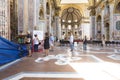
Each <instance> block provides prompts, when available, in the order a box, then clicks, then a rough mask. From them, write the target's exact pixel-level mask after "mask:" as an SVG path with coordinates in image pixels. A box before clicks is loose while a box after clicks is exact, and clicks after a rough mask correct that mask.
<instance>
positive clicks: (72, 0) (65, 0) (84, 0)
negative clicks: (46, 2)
mask: <svg viewBox="0 0 120 80" xmlns="http://www.w3.org/2000/svg"><path fill="white" fill-rule="evenodd" d="M79 3H88V0H61V4H79Z"/></svg>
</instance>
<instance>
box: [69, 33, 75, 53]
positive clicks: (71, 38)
mask: <svg viewBox="0 0 120 80" xmlns="http://www.w3.org/2000/svg"><path fill="white" fill-rule="evenodd" d="M69 42H70V49H71V51H73V49H74V37H73V34H72V33H71V34H70V38H69Z"/></svg>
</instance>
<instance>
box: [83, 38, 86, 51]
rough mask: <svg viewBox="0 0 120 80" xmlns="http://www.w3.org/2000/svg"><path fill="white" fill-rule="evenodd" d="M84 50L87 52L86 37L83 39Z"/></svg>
mask: <svg viewBox="0 0 120 80" xmlns="http://www.w3.org/2000/svg"><path fill="white" fill-rule="evenodd" d="M83 50H87V37H86V36H85V37H84V39H83Z"/></svg>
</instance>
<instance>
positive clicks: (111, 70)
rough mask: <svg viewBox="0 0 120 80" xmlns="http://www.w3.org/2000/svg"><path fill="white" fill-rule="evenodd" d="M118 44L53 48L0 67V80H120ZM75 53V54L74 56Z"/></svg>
mask: <svg viewBox="0 0 120 80" xmlns="http://www.w3.org/2000/svg"><path fill="white" fill-rule="evenodd" d="M117 49H119V47H110V48H109V47H106V48H102V47H98V46H97V47H95V46H93V47H88V50H87V51H83V50H82V46H79V47H76V48H75V50H74V52H70V49H69V47H65V46H63V47H58V46H57V47H55V50H54V51H53V52H50V55H49V56H47V57H43V52H42V53H34V54H33V56H32V57H24V58H22V59H20V60H17V61H14V62H12V63H10V64H7V65H4V66H1V67H0V80H120V56H119V54H118V53H119V52H117ZM73 54H76V55H73Z"/></svg>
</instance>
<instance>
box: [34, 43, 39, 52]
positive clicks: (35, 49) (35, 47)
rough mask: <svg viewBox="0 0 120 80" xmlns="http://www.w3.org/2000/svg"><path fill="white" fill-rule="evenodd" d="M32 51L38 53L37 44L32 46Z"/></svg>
mask: <svg viewBox="0 0 120 80" xmlns="http://www.w3.org/2000/svg"><path fill="white" fill-rule="evenodd" d="M34 51H35V52H37V51H38V44H34Z"/></svg>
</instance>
